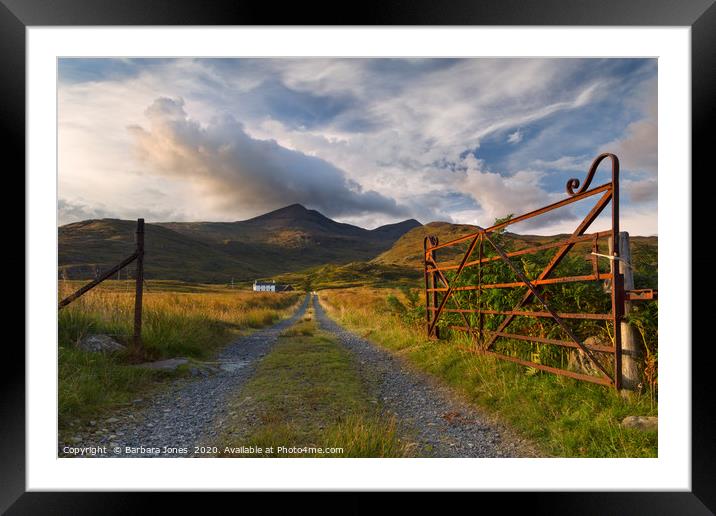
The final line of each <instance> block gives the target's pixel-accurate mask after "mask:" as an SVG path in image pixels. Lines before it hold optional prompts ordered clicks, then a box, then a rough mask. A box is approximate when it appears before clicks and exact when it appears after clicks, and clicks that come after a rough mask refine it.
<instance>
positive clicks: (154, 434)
mask: <svg viewBox="0 0 716 516" xmlns="http://www.w3.org/2000/svg"><path fill="white" fill-rule="evenodd" d="M309 299H310V296H308V295H307V296H306V298H305V299H304V301H303V303H302V304H301V306H300V307H299V308H298V310H296V312H295V313H294V314H293V315H292V316H291V317H290V318H287V319H284V320H283V321H280V322H278V323H277V324H275V325H273V326H270V327H268V328H265V329H262V330H258V331H256V332H254V333H252V334H250V335H246V336H243V337H239V338H238V339H237V340H236V341H234V342H233V343H231V344H229V345H228V346H227V347H226V348H224V349H223V350H222V351H221V353H220V354H219V355H218V357H217V358H216V359H215V360H216V361H217V362H218V363H219V364H220V368H219V370H220V372H219V373H218V374H215V375H212V376H208V377H198V378H182V379H178V380H175V381H174V382H173V383H172V385H171V387H170V388H169V390H168V391H166V392H163V393H161V394H160V395H158V396H156V397H154V398H153V399H150V400H146V402H143V401H142V402H141V403H140V404H139V405H138V408H137V409H135V410H126V411H123V412H120V413H118V414H117V416H119V417H117V416H115V417H111V418H108V419H105V420H103V421H98V422H97V423H96V427H93V428H91V429H89V430H88V431H85V432H78V434H79V435H77V437H78V438H79V439H75V441H76V442H72V443H60V445H59V455H60V456H68V454H67V453H63V448H64V447H65V446H72V447H90V446H95V447H105V448H106V450H107V452H106V453H103V454H98V455H89V456H95V457H157V456H159V457H187V456H194V455H196V456H211V455H212V454H211V452H207V453H202V452H200V453H196V454H195V448H194V447H195V446H200V447H201V446H211V445H212V444H213V443H214V440H215V439H214V438H215V437H216V436H217V435H218V434H219V433H220V432H221V423H222V420H223V419H225V417H226V416H227V414H226V410H227V408H226V403H225V400H226V398H227V396H228V395H230V394H232V393H235V392H237V391H238V390H239V389H240V388H241V387H242V386H243V385H244V384H245V383H246V381H247V380H248V379H249V378H250V377H251V376H252V375H253V373H254V370H255V367H256V364H257V363H258V361H259V360H260V359H261V358H262V357H263V356H264V355H266V354H267V353H268V352H269V351H270V350H271V348H272V347H273V345H274V344H275V343H276V341H277V339H278V336H279V334H280V333H281V332H282V331H283V330H285V329H286V328H288V327H289V326H291V325H292V324H294V323H295V322H297V321H298V319H299V318H300V317H301V316H302V315H303V314H304V312H305V311H306V308H307V306H308V303H309ZM138 401H140V400H138ZM88 432H89V433H88ZM127 447H129V448H133V449H131V450H128V449H127ZM184 450H186V451H184ZM84 456H88V455H84Z"/></svg>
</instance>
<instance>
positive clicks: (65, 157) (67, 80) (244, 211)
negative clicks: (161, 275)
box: [58, 58, 657, 235]
mask: <svg viewBox="0 0 716 516" xmlns="http://www.w3.org/2000/svg"><path fill="white" fill-rule="evenodd" d="M656 86H657V64H656V60H654V59H74V58H73V59H61V60H60V62H59V91H58V102H59V201H58V209H59V222H60V224H65V223H68V222H74V221H77V220H83V219H87V218H98V217H118V218H125V219H131V218H137V217H144V218H145V219H147V220H148V221H198V220H204V221H206V220H211V221H233V220H243V219H246V218H249V217H252V216H255V215H259V214H262V213H265V212H267V211H270V210H272V209H276V208H280V207H282V206H286V205H288V204H292V203H301V204H303V205H305V206H306V207H308V208H313V209H317V210H319V211H321V212H322V213H324V214H325V215H327V216H329V217H331V218H334V219H336V220H339V221H342V222H349V223H353V224H357V225H360V226H363V227H367V228H373V227H376V226H379V225H381V224H386V223H391V222H397V221H399V220H403V219H407V218H416V219H418V220H419V221H420V222H423V223H427V222H431V221H435V220H443V221H451V222H459V223H469V224H479V225H481V226H489V225H490V224H491V223H492V222H493V221H494V219H495V218H496V217H502V216H505V215H507V214H509V213H514V214H520V213H523V212H525V211H528V210H530V209H534V208H538V207H540V206H542V205H544V204H547V203H550V202H554V201H556V200H559V199H562V198H564V197H566V194H565V191H564V188H565V183H566V182H567V180H568V179H569V178H571V177H577V178H580V180H581V179H583V178H584V176H585V173H586V170H587V168H588V167H589V164H590V162H591V160H592V159H593V158H594V157H595V156H596V155H597V154H599V153H600V152H604V151H610V152H614V153H616V154H617V155H618V156H619V157H620V160H621V165H622V176H621V177H622V181H621V188H622V227H623V228H624V229H625V230H627V231H630V232H631V233H632V234H639V235H652V234H656V233H657V217H656V214H657V211H656V208H657V206H656V200H657V199H656V198H657V102H656V101H657V98H656V93H657V87H656ZM605 165H606V166H604V168H603V170H602V169H600V172H599V173H598V175H597V178H595V181H594V183H593V184H595V185H596V184H601V183H603V182H607V181H608V180H609V174H608V165H607V164H606V163H605ZM582 204H584V205H582ZM589 207H590V206H588V205H586V203H578V204H576V205H573V206H572V207H570V208H567V209H563V210H559V211H557V212H554V213H552V214H551V215H550V216H548V217H547V218H544V217H542V218H540V219H538V220H536V221H534V222H532V223H529V224H522V225H521V226H519V227H515V230H518V231H521V232H530V233H538V234H539V233H542V234H549V233H555V232H561V231H570V230H571V229H573V227H574V226H575V225H576V221H577V219H578V217H579V215H580V214H582V215H583V214H584V213H585V211H586V210H587V209H588V208H589Z"/></svg>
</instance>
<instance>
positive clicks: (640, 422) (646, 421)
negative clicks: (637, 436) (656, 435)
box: [622, 416, 659, 432]
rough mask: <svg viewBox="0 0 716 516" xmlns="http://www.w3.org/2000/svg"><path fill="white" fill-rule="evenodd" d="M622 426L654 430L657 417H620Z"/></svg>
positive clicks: (656, 425)
mask: <svg viewBox="0 0 716 516" xmlns="http://www.w3.org/2000/svg"><path fill="white" fill-rule="evenodd" d="M622 427H624V428H634V429H636V430H643V431H645V432H654V431H656V430H657V429H658V427H659V418H658V417H656V416H627V417H625V418H624V419H622Z"/></svg>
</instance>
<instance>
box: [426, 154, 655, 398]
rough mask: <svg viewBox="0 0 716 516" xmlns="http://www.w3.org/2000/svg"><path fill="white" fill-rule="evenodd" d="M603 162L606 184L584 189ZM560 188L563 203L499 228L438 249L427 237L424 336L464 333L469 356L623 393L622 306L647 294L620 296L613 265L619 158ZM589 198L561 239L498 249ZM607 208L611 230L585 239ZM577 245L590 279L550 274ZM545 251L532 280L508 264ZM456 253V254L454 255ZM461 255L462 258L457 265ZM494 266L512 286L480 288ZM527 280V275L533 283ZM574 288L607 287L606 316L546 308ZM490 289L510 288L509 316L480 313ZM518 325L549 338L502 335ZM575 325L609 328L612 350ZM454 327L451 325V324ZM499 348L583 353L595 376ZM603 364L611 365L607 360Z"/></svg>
mask: <svg viewBox="0 0 716 516" xmlns="http://www.w3.org/2000/svg"><path fill="white" fill-rule="evenodd" d="M605 159H609V160H610V161H611V165H612V167H611V181H610V182H608V183H605V184H602V185H599V186H596V187H594V188H591V189H590V185H591V183H592V179H593V178H594V175H595V173H596V171H597V168H598V167H599V165H600V163H601V162H602V161H604V160H605ZM566 189H567V194H568V197H567V198H565V199H563V200H561V201H558V202H555V203H553V204H550V205H548V206H545V207H543V208H540V209H538V210H534V211H531V212H529V213H526V214H524V215H520V216H518V217H513V218H510V219H508V220H505V221H498V223H497V224H495V225H494V226H492V227H489V228H486V229H482V228H479V229H478V231H477V232H474V233H471V234H468V235H465V236H461V237H459V238H456V239H454V240H451V241H449V242H444V243H440V242H439V241H438V239H437V237H435V236H428V237H426V238H425V240H424V243H423V245H424V252H425V254H424V256H425V260H424V274H425V303H426V319H427V333H428V336H429V337H430V338H439V337H440V326H443V327H445V328H449V329H452V330H458V331H460V332H465V333H467V335H469V337H470V341H471V345H470V346H469V347H467V348H466V349H468V350H470V351H474V352H478V353H483V354H488V355H492V356H495V357H497V358H500V359H504V360H508V361H512V362H516V363H518V364H521V365H524V366H527V367H532V368H535V369H539V370H543V371H548V372H551V373H556V374H560V375H565V376H569V377H572V378H576V379H579V380H585V381H589V382H593V383H598V384H604V385H612V386H614V387H616V388H617V389H619V388H621V370H622V368H621V359H622V342H621V332H620V323H621V321H622V318H623V314H624V303H625V301H628V300H638V299H651V298H652V297H651V296H652V292H645V291H636V290H635V291H628V292H625V290H624V275H623V274H621V273H620V272H619V267H618V265H617V263H616V261H617V260H619V242H618V238H619V160H618V158H617V156H615V155H614V154H611V153H604V154H601V155H599V156H598V157H597V158H596V159H595V160H594V161H593V162H592V164H591V166H590V168H589V171H588V173H587V177H586V179H585V181H584V184H582V185H581V188H580V181H579V180H578V179H570V180H569V181H567V188H566ZM589 198H596V203H595V204H594V205H593V206H592V207H591V209H590V210H589V212H588V213H587V215H586V216H585V217H584V219H583V220H582V221H581V222H580V223H579V224H578V225H577V227H576V228H575V229H574V231H573V232H572V233H571V235H569V236H568V237H567V238H564V239H560V240H559V241H556V242H549V243H545V244H541V245H537V246H532V247H528V248H523V249H518V250H510V251H507V250H505V249H503V245H501V244H500V235H501V233H502V232H503V231H504V230H505V228H507V227H508V226H510V225H512V224H515V223H518V222H524V221H526V220H529V219H533V218H535V217H539V216H542V215H545V214H547V213H550V212H552V211H553V210H556V209H558V208H562V207H565V206H568V205H571V204H573V203H575V202H578V201H582V200H585V199H589ZM607 206H611V229H609V230H606V231H600V232H594V233H591V234H588V233H587V230H588V229H589V227H590V226H591V225H592V223H593V222H594V221H595V220H596V219H597V217H598V216H599V215H600V214H601V213H602V212H603V211H604V210H605V209H606V208H607ZM600 238H601V239H606V240H607V241H608V243H609V245H608V249H604V250H602V251H601V252H600V247H599V240H600ZM578 244H581V247H584V246H585V245H586V246H590V247H591V253H589V254H588V255H587V258H588V260H589V261H591V271H590V273H589V274H580V275H571V276H570V275H566V276H560V275H559V274H556V271H557V270H558V266H559V264H560V263H561V262H562V261H563V260H564V259H565V257H566V256H567V254H568V253H569V252H570V251H571V250H573V249H574V247H575V246H576V245H578ZM590 244H591V245H590ZM465 245H467V249H466V250H465V251H464V254H463V252H462V249H461V247H464V246H465ZM551 249H556V251H555V252H554V254H553V255H552V256H551V258H550V257H548V256H547V255H546V254H545V253H542V255H541V256H543V259H544V260H545V261H547V263H546V265H545V266H544V268H543V269H542V270H541V272H539V273H537V272H536V271H531V272H532V273H531V274H527V273H526V272H525V270H524V268H523V267H522V264H521V263H520V264H516V263H515V262H514V261H513V258H515V257H518V256H523V255H528V254H534V253H541V252H542V251H545V250H551ZM456 251H459V253H458V254H456ZM549 252H551V251H549ZM607 253H608V254H607ZM445 254H448V255H449V256H448V258H447V259H443V261H442V262H441V261H439V260H438V256H442V255H445ZM460 255H462V257H461V258H460ZM600 257H601V258H607V259H608V262H609V264H610V268H609V271H608V272H606V271H600V267H599V262H598V258H600ZM458 259H459V261H458ZM497 263H503V264H506V267H504V266H503V270H505V271H509V272H511V274H512V276H513V278H512V281H510V280H507V281H499V282H487V283H486V282H485V280H484V278H483V276H485V273H486V271H488V270H489V269H488V268H489V267H490V266H491V265H494V264H497ZM582 263H583V264H584V266H585V267H587V266H588V263H587V262H582ZM468 270H471V271H472V272H471V273H470V274H468V275H469V276H470V281H469V282H468V284H463V283H460V281H459V280H460V278H461V276H463V277H464V275H465V274H466V273H465V271H468ZM528 276H532V278H529V277H528ZM572 282H606V283H605V285H608V287H609V288H608V292H609V295H610V298H611V299H610V302H609V303H608V304H610V305H611V309H610V310H609V311H608V312H607V311H606V310H605V313H582V312H578V313H563V312H558V311H556V309H555V308H554V307H553V306H552V305H551V301H550V296H549V295H548V293H547V292H545V290H546V289H545V287H549V286H550V285H558V284H564V283H572ZM492 289H512V292H514V293H515V295H514V296H512V298H513V300H516V302H514V304H513V305H512V306H508V307H506V308H507V309H499V310H494V309H485V308H484V306H483V305H484V303H483V297H484V296H485V295H486V294H487V293H489V292H490V291H491V290H492ZM524 289H526V290H524ZM465 293H469V294H468V299H465V297H466V296H465ZM469 296H471V297H469ZM463 303H466V305H463ZM606 303H607V301H606V300H605V304H606ZM448 305H450V307H448ZM447 314H457V315H453V316H452V318H453V319H454V318H455V317H458V319H459V320H460V321H461V324H452V323H451V321H447V320H446V319H447V318H448V316H447ZM518 319H521V320H525V319H530V320H532V321H536V320H539V321H549V320H552V321H553V324H552V325H551V326H552V327H551V332H552V337H547V336H545V335H544V333H547V332H544V331H543V332H537V333H538V334H534V333H535V332H534V331H532V332H531V333H532V334H524V333H514V332H513V333H510V332H509V331H508V328H509V327H510V325H513V326H514V325H515V321H516V320H518ZM573 320H594V321H605V322H606V324H607V325H608V326H611V332H610V333H611V335H612V339H611V340H612V343H611V345H606V344H605V343H588V344H585V342H584V341H583V339H581V338H579V337H578V336H577V335H576V334H575V331H573V329H572V327H570V324H568V323H567V321H573ZM452 322H453V323H454V320H453V321H452ZM441 323H442V324H441ZM490 327H491V328H492V329H490ZM555 332H557V333H558V334H559V335H558V336H559V337H560V338H553V337H554V336H555V335H554V333H555ZM528 333H529V332H528ZM585 340H586V339H585ZM497 343H501V344H502V346H500V347H501V348H504V347H505V345H507V346H508V347H509V346H513V345H519V344H520V343H522V344H524V343H532V344H533V345H534V344H537V345H538V346H539V345H544V344H547V345H552V346H560V347H562V348H572V350H573V351H575V350H576V352H580V351H581V353H583V354H584V356H586V357H587V358H588V360H589V361H591V362H592V363H593V364H594V366H595V374H585V373H581V372H575V371H570V370H567V369H565V368H561V367H554V366H550V365H545V364H542V363H538V361H535V360H527V359H524V358H520V357H519V356H515V355H516V352H515V353H513V354H506V353H505V351H504V349H503V350H502V351H501V350H500V349H496V344H497ZM605 357H611V358H608V359H605ZM610 361H613V365H612V364H609V362H610Z"/></svg>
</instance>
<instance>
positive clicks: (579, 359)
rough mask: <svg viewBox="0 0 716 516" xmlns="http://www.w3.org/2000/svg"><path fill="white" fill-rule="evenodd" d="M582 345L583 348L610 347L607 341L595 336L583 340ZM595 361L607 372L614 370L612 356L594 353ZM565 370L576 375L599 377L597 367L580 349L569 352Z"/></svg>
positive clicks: (599, 372)
mask: <svg viewBox="0 0 716 516" xmlns="http://www.w3.org/2000/svg"><path fill="white" fill-rule="evenodd" d="M583 344H584V345H585V346H611V345H612V343H611V342H610V341H608V340H604V339H601V338H599V337H596V336H591V337H587V338H586V339H584V341H583ZM593 355H594V356H595V357H597V360H599V361H600V363H601V364H602V365H603V366H604V367H605V368H606V370H607V371H613V370H614V356H613V355H607V354H605V353H594V352H593ZM567 369H569V370H570V371H575V372H578V373H583V374H588V375H597V376H599V375H601V370H600V369H599V367H598V366H597V365H596V364H595V363H594V362H592V360H591V359H590V358H589V357H588V356H587V355H586V353H584V351H582V350H581V349H573V350H570V352H569V356H568V358H567Z"/></svg>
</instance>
